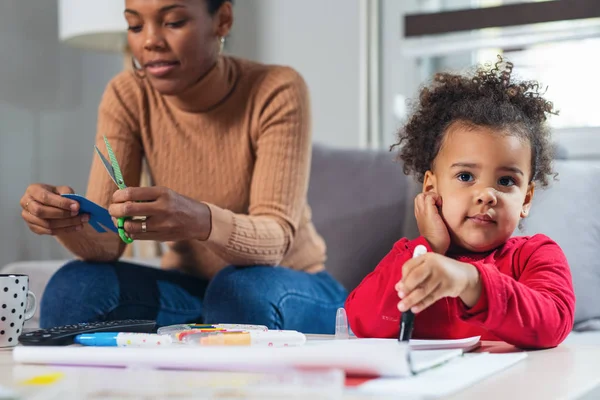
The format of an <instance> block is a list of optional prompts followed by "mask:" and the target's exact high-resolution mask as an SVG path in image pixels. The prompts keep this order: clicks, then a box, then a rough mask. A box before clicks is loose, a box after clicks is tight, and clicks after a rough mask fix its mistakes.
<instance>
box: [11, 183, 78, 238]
mask: <svg viewBox="0 0 600 400" xmlns="http://www.w3.org/2000/svg"><path fill="white" fill-rule="evenodd" d="M70 193H74V192H73V189H71V188H70V187H68V186H51V185H46V184H43V183H35V184H33V185H30V186H29V187H28V188H27V190H25V194H24V195H23V197H21V200H20V201H19V204H20V205H21V208H23V211H21V217H23V219H24V220H25V222H26V223H27V226H28V227H29V229H30V230H31V231H32V232H33V233H36V234H38V235H61V234H65V233H69V232H76V231H80V230H82V229H83V224H85V223H86V222H88V221H89V220H90V217H89V215H86V214H84V215H78V214H79V203H77V202H76V201H73V200H70V199H67V198H66V197H62V196H61V194H70Z"/></svg>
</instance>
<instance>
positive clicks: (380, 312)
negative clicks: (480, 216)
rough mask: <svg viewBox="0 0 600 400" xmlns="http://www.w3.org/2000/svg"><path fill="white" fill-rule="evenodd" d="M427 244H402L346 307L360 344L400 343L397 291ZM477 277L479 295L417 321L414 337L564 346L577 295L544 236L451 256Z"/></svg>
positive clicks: (441, 305) (438, 307) (444, 304)
mask: <svg viewBox="0 0 600 400" xmlns="http://www.w3.org/2000/svg"><path fill="white" fill-rule="evenodd" d="M418 244H423V245H425V246H426V247H427V249H428V250H429V251H431V247H430V246H429V244H428V243H427V241H426V240H425V239H424V238H423V237H419V238H417V239H415V240H408V239H401V240H399V241H398V242H396V244H395V245H394V247H393V249H392V251H391V252H390V253H389V254H388V255H387V256H385V258H383V260H381V262H380V263H379V265H378V266H377V268H375V270H374V271H373V272H371V273H370V274H369V275H368V276H367V277H365V279H364V280H363V281H362V282H361V284H360V285H359V286H358V287H357V288H356V289H354V291H352V293H350V296H349V297H348V299H347V300H346V305H345V307H346V312H347V314H348V319H349V323H350V327H351V329H352V331H353V332H354V334H356V336H358V337H376V338H395V337H398V333H399V328H400V326H399V321H400V311H399V310H398V307H397V306H398V302H399V301H400V299H399V298H398V293H397V291H396V290H395V289H394V286H395V285H396V283H397V282H398V281H400V279H401V278H402V265H404V263H405V262H406V261H407V260H409V259H410V258H411V257H412V253H413V251H414V248H415V247H416V246H417V245H418ZM448 256H450V257H452V258H453V259H455V260H457V261H461V262H465V263H469V264H471V265H473V266H475V268H477V270H478V271H479V273H480V277H481V283H482V291H481V297H480V298H479V300H478V302H477V304H475V305H474V306H473V307H472V308H470V309H469V308H467V307H466V306H465V305H464V303H463V302H462V300H461V299H460V298H458V297H457V298H451V297H445V298H442V299H440V300H438V301H437V302H436V303H434V304H433V305H431V306H430V307H429V308H427V309H425V310H424V311H422V312H420V313H418V314H416V316H415V325H414V330H413V337H414V338H421V339H458V338H464V337H470V336H478V335H481V338H482V340H502V341H505V342H507V343H510V344H512V345H515V346H517V347H522V348H547V347H554V346H557V345H558V344H559V343H561V342H562V341H563V340H564V339H565V337H566V336H567V335H568V334H569V332H570V331H571V329H572V327H573V321H574V315H575V293H574V291H573V283H572V280H571V272H570V270H569V265H568V263H567V259H566V257H565V255H564V253H563V252H562V250H561V249H560V247H559V246H558V245H557V244H556V243H555V242H554V241H552V240H551V239H550V238H548V237H547V236H544V235H534V236H530V237H513V238H510V239H509V240H508V241H507V242H506V244H504V245H503V246H502V247H499V248H497V249H495V250H493V251H491V252H488V253H482V254H476V253H465V254H460V255H448Z"/></svg>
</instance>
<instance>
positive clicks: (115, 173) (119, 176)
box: [94, 136, 133, 244]
mask: <svg viewBox="0 0 600 400" xmlns="http://www.w3.org/2000/svg"><path fill="white" fill-rule="evenodd" d="M104 144H105V145H106V150H107V151H108V158H109V159H110V162H109V161H108V160H107V159H106V158H105V157H104V155H103V154H102V153H101V152H100V150H99V149H98V146H94V148H95V149H96V152H97V153H98V155H99V156H100V159H101V160H102V163H103V164H104V168H106V170H107V171H108V174H109V175H110V177H111V178H112V180H113V182H115V184H116V185H117V186H118V188H119V189H125V188H127V185H125V181H124V180H123V173H122V172H121V167H119V162H118V161H117V157H115V153H114V152H113V149H112V147H110V143H108V139H107V138H106V136H104ZM128 219H130V218H129V217H119V218H117V231H118V232H119V236H120V237H121V240H122V241H123V242H125V243H127V244H129V243H132V242H133V239H132V238H130V237H129V236H128V235H127V232H125V221H126V220H128Z"/></svg>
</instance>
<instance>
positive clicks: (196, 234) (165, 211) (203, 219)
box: [108, 186, 211, 242]
mask: <svg viewBox="0 0 600 400" xmlns="http://www.w3.org/2000/svg"><path fill="white" fill-rule="evenodd" d="M108 212H109V213H110V215H111V216H112V217H113V218H119V217H146V219H145V220H144V221H141V220H131V219H128V220H126V221H125V225H124V228H125V232H127V235H128V236H129V237H131V238H132V239H135V240H155V241H159V242H169V241H173V242H177V241H182V240H193V239H200V240H206V239H207V238H208V236H209V234H210V223H211V222H210V210H209V208H208V206H207V205H206V204H203V203H199V202H197V201H195V200H192V199H190V198H188V197H185V196H183V195H181V194H179V193H176V192H174V191H172V190H171V189H168V188H165V187H159V186H153V187H129V188H127V189H123V190H117V191H116V192H115V193H114V194H113V197H112V204H111V205H110V207H109V208H108Z"/></svg>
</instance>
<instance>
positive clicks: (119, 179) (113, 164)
mask: <svg viewBox="0 0 600 400" xmlns="http://www.w3.org/2000/svg"><path fill="white" fill-rule="evenodd" d="M104 144H105V145H106V150H107V151H108V158H109V159H110V161H108V160H107V159H106V157H104V155H103V154H102V152H101V151H100V149H98V146H95V145H94V149H96V152H97V153H98V155H99V156H100V159H101V160H102V163H103V164H104V168H106V171H108V174H109V175H110V177H111V179H112V180H113V182H114V183H115V184H116V185H117V186H118V188H119V189H125V188H126V187H127V185H125V181H124V180H123V174H122V173H121V167H119V162H118V161H117V157H116V156H115V153H114V152H113V150H112V147H111V146H110V143H108V139H107V138H106V136H104Z"/></svg>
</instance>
